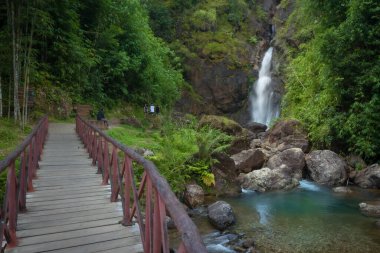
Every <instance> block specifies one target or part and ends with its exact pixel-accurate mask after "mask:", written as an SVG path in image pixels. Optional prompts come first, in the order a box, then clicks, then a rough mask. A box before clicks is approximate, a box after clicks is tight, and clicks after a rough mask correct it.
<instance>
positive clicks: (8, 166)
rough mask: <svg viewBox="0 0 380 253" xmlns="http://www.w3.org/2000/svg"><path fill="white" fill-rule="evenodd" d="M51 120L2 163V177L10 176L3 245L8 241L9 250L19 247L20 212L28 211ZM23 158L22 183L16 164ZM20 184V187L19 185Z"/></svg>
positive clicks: (0, 229)
mask: <svg viewBox="0 0 380 253" xmlns="http://www.w3.org/2000/svg"><path fill="white" fill-rule="evenodd" d="M47 121H48V119H47V116H45V117H43V118H42V119H41V120H40V121H39V122H38V124H37V126H36V127H35V128H34V129H33V131H32V133H30V134H29V135H28V137H26V139H25V140H24V141H23V143H22V144H20V145H19V146H18V147H17V148H16V150H15V151H13V152H12V153H11V154H9V155H8V156H7V157H6V158H5V159H4V160H2V161H0V173H7V182H6V192H5V200H4V204H3V206H2V208H1V209H0V242H2V243H3V240H4V238H5V240H6V242H7V245H8V247H12V246H15V245H16V244H17V237H16V226H17V215H18V212H19V211H24V210H26V191H27V190H33V182H32V179H33V177H35V174H36V168H37V166H38V160H39V159H40V157H41V154H42V148H43V145H44V141H45V138H46V135H47V127H48V123H47ZM18 158H20V171H19V180H18V179H17V175H16V168H15V166H16V161H18V160H17V159H18ZM18 181H19V184H18Z"/></svg>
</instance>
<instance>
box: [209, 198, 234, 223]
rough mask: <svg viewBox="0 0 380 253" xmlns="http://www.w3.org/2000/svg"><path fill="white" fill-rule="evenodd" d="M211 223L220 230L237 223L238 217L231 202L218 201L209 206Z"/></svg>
mask: <svg viewBox="0 0 380 253" xmlns="http://www.w3.org/2000/svg"><path fill="white" fill-rule="evenodd" d="M207 211H208V219H209V221H210V223H211V224H212V225H213V226H215V227H216V228H217V229H219V230H225V229H226V228H227V227H229V226H231V225H233V224H235V222H236V218H235V214H234V212H233V210H232V207H231V205H230V204H228V203H227V202H225V201H217V202H215V203H213V204H211V205H210V206H208V208H207Z"/></svg>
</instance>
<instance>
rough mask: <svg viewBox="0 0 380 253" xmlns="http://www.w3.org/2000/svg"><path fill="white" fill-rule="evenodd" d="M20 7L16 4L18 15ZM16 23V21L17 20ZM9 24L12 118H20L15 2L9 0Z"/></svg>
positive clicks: (17, 30) (17, 32) (17, 33)
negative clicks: (11, 62) (11, 66)
mask: <svg viewBox="0 0 380 253" xmlns="http://www.w3.org/2000/svg"><path fill="white" fill-rule="evenodd" d="M19 12H20V7H19V5H18V6H17V14H18V16H19ZM17 23H18V22H17ZM11 26H12V53H13V83H14V85H13V87H14V88H13V107H14V108H13V115H14V120H15V121H17V120H18V119H20V114H21V113H20V104H19V99H18V88H19V86H20V85H19V83H20V74H19V70H20V63H19V55H18V53H19V35H20V34H19V26H18V24H17V25H16V18H15V3H14V2H13V1H11Z"/></svg>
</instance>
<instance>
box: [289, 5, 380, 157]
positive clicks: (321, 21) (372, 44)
mask: <svg viewBox="0 0 380 253" xmlns="http://www.w3.org/2000/svg"><path fill="white" fill-rule="evenodd" d="M295 15H299V17H298V19H299V20H304V21H305V20H307V21H308V22H304V23H303V24H302V23H299V24H298V25H297V26H298V34H297V35H298V36H299V34H303V33H305V31H310V30H309V28H310V27H313V31H312V33H310V34H311V36H309V38H307V39H306V40H305V41H304V43H303V44H301V46H300V49H301V50H300V52H299V53H298V54H297V55H296V56H295V57H293V58H291V60H290V64H289V67H288V75H287V85H286V86H287V94H286V96H285V100H284V104H283V107H284V111H285V115H286V116H289V117H296V118H298V119H300V120H302V121H303V122H304V123H306V126H308V127H309V130H310V135H311V138H312V140H313V142H314V143H316V144H317V146H318V145H319V146H321V147H334V146H336V144H338V145H339V147H338V148H340V149H343V151H347V152H354V153H356V154H359V155H361V156H363V157H365V158H366V159H367V160H368V161H376V160H378V159H380V153H379V151H378V150H379V149H380V134H379V133H378V131H374V129H375V124H376V123H375V122H379V120H380V114H379V112H378V109H376V108H379V107H378V106H379V96H380V78H379V76H380V67H379V66H380V58H379V55H380V47H379V44H380V3H379V2H378V1H360V0H350V1H348V0H347V1H322V0H321V1H298V6H297V10H296V12H295ZM297 35H296V36H295V37H297Z"/></svg>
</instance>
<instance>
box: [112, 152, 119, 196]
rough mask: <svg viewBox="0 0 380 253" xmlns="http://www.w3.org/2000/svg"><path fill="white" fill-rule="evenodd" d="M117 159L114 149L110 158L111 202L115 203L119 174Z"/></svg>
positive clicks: (117, 193)
mask: <svg viewBox="0 0 380 253" xmlns="http://www.w3.org/2000/svg"><path fill="white" fill-rule="evenodd" d="M118 160H119V159H118V158H117V148H116V147H114V148H113V150H112V157H111V166H110V171H111V180H110V181H111V202H115V201H117V196H118V195H119V189H120V188H119V183H118V178H119V175H118V174H119V172H118V166H119V164H118Z"/></svg>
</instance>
